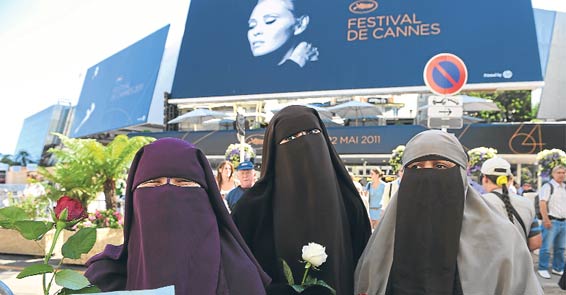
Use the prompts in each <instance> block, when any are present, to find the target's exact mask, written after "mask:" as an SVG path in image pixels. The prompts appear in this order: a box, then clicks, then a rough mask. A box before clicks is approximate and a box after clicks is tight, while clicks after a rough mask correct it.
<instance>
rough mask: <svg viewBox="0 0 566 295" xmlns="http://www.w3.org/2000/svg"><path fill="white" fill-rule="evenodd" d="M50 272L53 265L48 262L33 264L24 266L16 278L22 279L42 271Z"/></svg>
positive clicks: (42, 272)
mask: <svg viewBox="0 0 566 295" xmlns="http://www.w3.org/2000/svg"><path fill="white" fill-rule="evenodd" d="M51 272H53V267H52V266H51V265H49V264H33V265H30V266H28V267H26V268H24V270H22V271H21V272H20V273H19V274H18V276H17V278H18V279H23V278H25V277H29V276H35V275H39V274H44V273H51Z"/></svg>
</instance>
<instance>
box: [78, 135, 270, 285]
mask: <svg viewBox="0 0 566 295" xmlns="http://www.w3.org/2000/svg"><path fill="white" fill-rule="evenodd" d="M158 177H179V178H186V179H190V180H193V181H195V182H197V183H198V184H199V185H200V186H201V187H200V188H198V187H176V186H172V185H169V184H166V185H162V186H158V187H152V188H148V187H146V188H138V189H135V190H134V188H135V187H136V186H137V185H139V184H140V183H142V182H144V181H147V180H150V179H154V178H158ZM87 265H88V269H87V272H86V273H85V275H86V276H87V277H88V278H89V280H90V281H91V282H92V283H93V284H94V285H96V286H98V287H99V288H101V289H102V290H103V291H113V290H140V289H155V288H159V287H163V286H168V285H175V293H176V294H205V295H206V294H211V295H212V294H265V291H264V286H265V285H267V284H268V283H269V278H268V277H267V276H266V275H265V273H264V272H263V271H262V270H261V267H260V266H259V265H258V263H257V262H256V260H255V259H254V258H253V256H252V255H251V252H250V251H249V249H248V248H247V246H246V245H245V243H244V241H243V239H242V237H241V236H240V234H239V232H238V231H237V229H236V227H235V225H234V223H233V222H232V219H231V218H230V216H229V214H228V212H227V210H226V207H225V206H224V204H223V202H222V199H221V197H220V193H219V191H218V188H217V186H216V183H215V181H214V176H213V174H212V170H211V169H210V165H209V163H208V161H207V160H206V158H205V156H204V154H203V153H202V152H201V151H200V150H198V149H197V148H195V147H194V146H193V145H191V144H189V143H187V142H185V141H182V140H178V139H172V138H165V139H160V140H157V141H155V142H153V143H151V144H149V145H147V146H145V147H144V148H142V149H140V151H139V152H138V153H137V155H136V157H135V159H134V161H133V163H132V167H131V169H130V174H129V176H128V187H127V195H126V214H125V222H124V244H123V245H121V246H112V245H108V246H107V247H106V249H105V251H104V252H103V253H100V254H98V255H96V256H95V257H93V258H92V259H91V260H90V261H89V262H88V264H87Z"/></svg>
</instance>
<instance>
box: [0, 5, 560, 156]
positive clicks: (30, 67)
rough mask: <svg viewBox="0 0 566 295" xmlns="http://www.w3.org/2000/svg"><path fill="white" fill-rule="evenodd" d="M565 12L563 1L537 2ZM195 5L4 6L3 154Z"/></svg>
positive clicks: (0, 10) (0, 75)
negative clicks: (90, 79) (24, 131)
mask: <svg viewBox="0 0 566 295" xmlns="http://www.w3.org/2000/svg"><path fill="white" fill-rule="evenodd" d="M532 1H533V6H535V7H537V8H543V9H549V10H560V11H564V12H566V0H532ZM189 2H190V0H159V1H146V0H50V1H41V0H0V134H1V135H2V140H0V153H2V154H13V153H14V150H15V147H16V144H17V141H18V137H19V134H20V130H21V128H22V124H23V121H24V119H25V118H27V117H29V116H31V115H33V114H35V113H37V112H39V111H41V110H43V109H45V108H47V107H49V106H51V105H53V104H56V103H57V102H58V101H63V102H66V103H70V104H73V105H75V104H76V103H77V101H78V98H79V95H80V91H81V88H82V83H83V76H84V73H85V72H86V71H87V70H88V68H90V67H91V66H93V65H95V64H97V63H99V62H100V61H102V60H104V59H106V58H107V57H109V56H111V55H113V54H114V53H116V52H117V51H119V50H121V49H124V48H126V47H127V46H129V45H130V44H132V43H134V42H136V41H138V40H139V39H141V38H143V37H145V36H146V35H148V34H150V33H152V32H154V31H156V30H157V29H159V28H161V27H163V26H165V25H166V24H168V23H170V22H171V21H172V19H174V18H175V17H179V15H180V14H181V15H185V16H186V11H187V6H188V3H189Z"/></svg>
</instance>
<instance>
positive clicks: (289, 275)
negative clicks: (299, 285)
mask: <svg viewBox="0 0 566 295" xmlns="http://www.w3.org/2000/svg"><path fill="white" fill-rule="evenodd" d="M280 260H281V263H282V264H283V274H285V278H286V279H287V283H288V284H289V285H294V284H295V279H293V273H292V272H291V268H290V267H289V264H287V261H285V260H283V259H280Z"/></svg>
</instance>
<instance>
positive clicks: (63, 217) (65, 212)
mask: <svg viewBox="0 0 566 295" xmlns="http://www.w3.org/2000/svg"><path fill="white" fill-rule="evenodd" d="M67 216H69V210H67V208H65V209H63V211H61V213H60V214H59V220H61V221H67Z"/></svg>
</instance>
